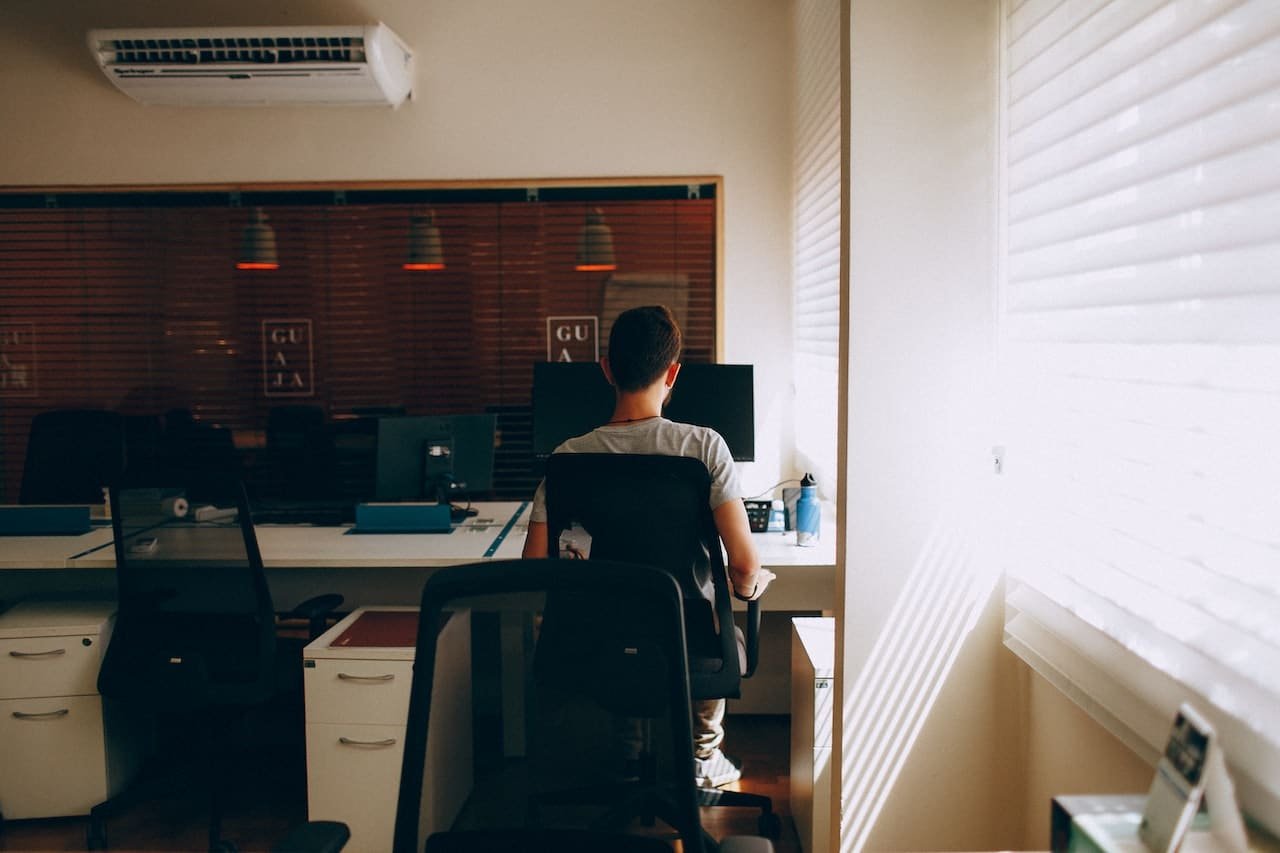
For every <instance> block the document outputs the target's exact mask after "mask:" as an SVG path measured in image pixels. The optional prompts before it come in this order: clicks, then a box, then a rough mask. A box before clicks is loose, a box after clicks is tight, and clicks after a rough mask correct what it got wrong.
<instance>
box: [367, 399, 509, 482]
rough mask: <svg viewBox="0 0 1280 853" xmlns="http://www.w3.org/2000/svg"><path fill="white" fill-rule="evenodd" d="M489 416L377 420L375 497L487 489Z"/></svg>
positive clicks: (490, 450)
mask: <svg viewBox="0 0 1280 853" xmlns="http://www.w3.org/2000/svg"><path fill="white" fill-rule="evenodd" d="M496 420H497V419H496V417H495V416H494V415H410V416H404V417H389V418H379V419H378V453H377V479H376V481H375V485H374V492H375V495H376V497H377V499H378V500H380V501H406V500H408V501H416V500H441V501H443V500H449V499H450V498H452V497H461V496H465V495H474V494H477V493H480V492H487V491H489V490H490V489H492V488H493V445H494V441H493V438H494V430H495V423H496Z"/></svg>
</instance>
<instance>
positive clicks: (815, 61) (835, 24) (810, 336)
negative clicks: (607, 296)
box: [793, 0, 841, 498]
mask: <svg viewBox="0 0 1280 853" xmlns="http://www.w3.org/2000/svg"><path fill="white" fill-rule="evenodd" d="M840 26H841V25H840V4H839V3H832V2H830V0H805V2H801V3H798V4H797V6H796V40H797V46H796V51H795V54H796V84H795V85H796V130H795V139H794V163H793V173H794V179H793V180H794V181H795V187H794V198H795V211H794V218H795V243H794V257H795V269H794V276H795V308H794V310H795V315H794V324H795V365H794V373H795V393H796V406H795V412H796V414H797V418H796V421H795V431H796V452H797V454H798V455H799V458H798V459H797V460H796V462H797V464H798V465H799V466H800V467H802V468H805V469H807V470H811V471H813V472H815V473H816V474H817V476H818V482H819V483H824V484H833V483H836V482H837V470H836V424H837V423H838V418H837V417H836V400H837V388H838V384H837V383H838V380H839V338H840ZM834 496H835V495H834V493H832V495H831V497H833V498H834Z"/></svg>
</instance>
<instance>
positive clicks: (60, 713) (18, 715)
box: [13, 708, 71, 720]
mask: <svg viewBox="0 0 1280 853" xmlns="http://www.w3.org/2000/svg"><path fill="white" fill-rule="evenodd" d="M70 713H71V709H70V708H59V709H58V710H56V711H41V712H39V713H35V714H32V713H28V712H26V711H14V712H13V716H14V718H15V719H19V720H43V719H45V718H47V717H65V716H66V715H67V714H70Z"/></svg>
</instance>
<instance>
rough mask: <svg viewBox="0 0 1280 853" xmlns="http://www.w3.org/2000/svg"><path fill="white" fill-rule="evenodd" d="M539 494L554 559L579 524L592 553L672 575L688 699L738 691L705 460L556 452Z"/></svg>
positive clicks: (737, 661) (725, 582)
mask: <svg viewBox="0 0 1280 853" xmlns="http://www.w3.org/2000/svg"><path fill="white" fill-rule="evenodd" d="M546 498H547V532H548V538H549V542H550V551H551V555H552V556H553V557H555V556H564V553H563V551H562V549H561V548H560V547H559V544H560V541H561V537H562V535H564V536H567V537H570V538H572V537H573V536H575V529H576V528H581V529H582V530H585V531H586V533H587V534H588V535H589V537H590V556H591V558H592V559H604V560H616V561H622V562H628V563H638V564H641V565H647V566H657V567H659V568H662V569H664V570H665V571H667V572H668V573H670V574H671V576H672V577H673V578H675V579H676V581H677V583H679V585H680V589H681V591H682V593H683V596H684V608H685V632H686V637H687V642H688V647H689V655H690V664H689V665H690V669H691V671H692V674H693V692H694V697H695V698H736V697H738V696H739V695H740V692H741V685H740V678H741V670H742V661H741V659H740V657H739V648H738V640H737V637H736V635H735V634H734V632H733V630H732V627H731V626H732V625H733V606H732V601H731V598H730V592H729V585H728V576H727V575H726V573H725V568H724V555H723V552H722V551H721V548H720V538H719V534H718V533H717V532H716V527H715V519H714V517H713V516H712V513H711V506H710V501H711V475H710V474H709V473H708V471H707V468H706V466H705V465H704V464H703V463H702V461H701V460H698V459H693V458H690V457H684V456H660V455H638V454H617V453H557V454H554V455H552V456H551V457H550V458H549V459H548V460H547V472H546ZM606 606H607V605H606ZM720 626H725V630H723V631H721V630H720ZM586 630H590V626H587V627H586Z"/></svg>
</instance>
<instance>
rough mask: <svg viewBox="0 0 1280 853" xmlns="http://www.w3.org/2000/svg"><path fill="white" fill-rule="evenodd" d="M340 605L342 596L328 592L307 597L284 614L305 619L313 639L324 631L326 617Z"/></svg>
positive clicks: (291, 617)
mask: <svg viewBox="0 0 1280 853" xmlns="http://www.w3.org/2000/svg"><path fill="white" fill-rule="evenodd" d="M341 606H342V596H341V595H338V594H337V593H336V592H330V593H325V594H324V595H317V596H313V597H311V598H308V599H307V600H306V601H304V602H302V603H301V604H299V605H298V606H296V607H294V608H293V609H292V610H290V611H289V612H288V613H287V614H286V616H287V617H288V618H290V619H306V620H307V627H308V633H309V634H310V635H311V639H313V640H314V639H315V638H316V637H318V636H320V635H321V634H323V633H324V627H325V619H326V617H328V616H329V614H331V613H333V611H335V610H337V609H338V608H339V607H341Z"/></svg>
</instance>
